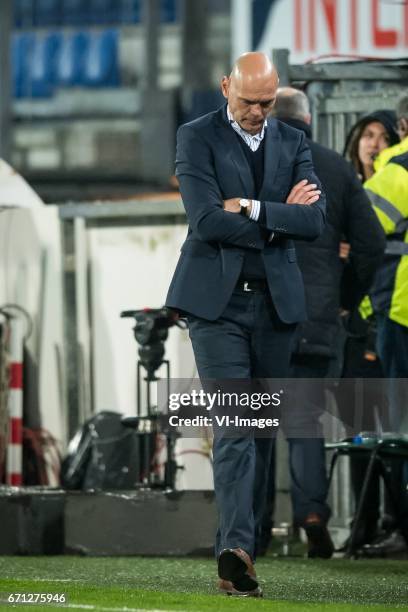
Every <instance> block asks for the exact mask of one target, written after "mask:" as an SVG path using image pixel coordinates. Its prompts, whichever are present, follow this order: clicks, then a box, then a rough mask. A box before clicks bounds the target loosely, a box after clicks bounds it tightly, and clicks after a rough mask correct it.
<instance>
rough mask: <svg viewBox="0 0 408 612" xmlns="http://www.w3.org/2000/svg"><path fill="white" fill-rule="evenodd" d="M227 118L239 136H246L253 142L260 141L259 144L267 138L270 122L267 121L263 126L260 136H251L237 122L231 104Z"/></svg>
mask: <svg viewBox="0 0 408 612" xmlns="http://www.w3.org/2000/svg"><path fill="white" fill-rule="evenodd" d="M227 117H228V121H229V123H230V125H231V127H233V128H234V130H235V131H236V132H238V133H239V134H242V135H244V136H246V137H247V138H250V139H253V140H259V142H261V141H262V140H263V138H264V136H265V129H266V128H267V126H268V122H267V120H266V119H265V121H264V123H263V126H262V130H261V131H260V132H259V133H258V134H250V133H249V132H247V131H246V130H244V129H242V127H241V126H240V125H239V123H238V122H237V121H235V119H234V117H233V116H232V113H231V111H230V107H229V104H227Z"/></svg>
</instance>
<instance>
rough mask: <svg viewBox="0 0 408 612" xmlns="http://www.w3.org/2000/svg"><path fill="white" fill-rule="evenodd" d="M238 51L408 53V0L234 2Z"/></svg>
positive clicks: (305, 57)
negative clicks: (286, 50) (273, 49)
mask: <svg viewBox="0 0 408 612" xmlns="http://www.w3.org/2000/svg"><path fill="white" fill-rule="evenodd" d="M232 31H233V41H232V42H233V45H232V47H233V55H234V57H237V56H238V55H240V53H243V52H244V51H248V50H260V51H265V52H266V53H270V51H271V49H272V48H287V49H289V50H290V62H291V63H294V64H300V63H304V62H307V61H310V60H313V59H316V58H318V57H323V58H324V59H325V60H327V59H333V60H336V59H338V60H344V59H347V58H344V57H342V56H352V57H355V58H356V59H359V58H366V57H369V58H376V59H384V58H398V57H400V58H402V57H407V56H408V0H253V1H252V2H251V0H248V2H243V1H242V0H233V28H232Z"/></svg>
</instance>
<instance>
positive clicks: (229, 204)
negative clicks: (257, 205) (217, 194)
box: [224, 198, 252, 217]
mask: <svg viewBox="0 0 408 612" xmlns="http://www.w3.org/2000/svg"><path fill="white" fill-rule="evenodd" d="M240 200H241V198H230V199H229V200H224V210H226V211H227V212H232V213H240V212H241V204H240V203H239V201H240ZM251 209H252V202H251V204H249V206H247V208H246V210H245V213H246V215H247V216H248V217H249V215H250V214H251Z"/></svg>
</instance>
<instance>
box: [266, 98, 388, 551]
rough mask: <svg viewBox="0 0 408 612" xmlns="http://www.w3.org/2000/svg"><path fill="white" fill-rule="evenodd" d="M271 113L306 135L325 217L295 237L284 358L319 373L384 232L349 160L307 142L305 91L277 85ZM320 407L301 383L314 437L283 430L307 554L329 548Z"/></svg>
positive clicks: (320, 395)
mask: <svg viewBox="0 0 408 612" xmlns="http://www.w3.org/2000/svg"><path fill="white" fill-rule="evenodd" d="M274 115H275V116H276V117H277V118H278V119H279V120H280V121H283V122H285V123H287V124H289V125H290V126H292V127H295V128H297V129H299V130H301V131H302V132H304V134H305V135H306V138H307V143H308V145H309V147H310V149H311V152H312V159H313V164H314V167H315V170H316V174H317V175H318V177H319V179H320V180H321V182H322V185H323V188H324V190H325V192H326V195H327V223H326V227H325V229H324V231H323V233H322V234H321V235H320V237H319V238H317V239H316V240H315V241H314V242H312V243H310V242H308V243H306V242H304V241H300V240H299V241H296V252H297V258H298V262H299V267H300V269H301V272H302V274H303V279H304V284H305V291H306V306H307V314H308V320H307V321H306V322H303V323H300V324H299V326H298V328H297V331H296V336H295V344H294V352H293V356H292V364H291V376H292V377H293V378H308V379H321V378H325V377H327V376H329V374H330V371H331V364H332V363H333V359H335V358H336V356H337V352H338V349H337V346H338V343H337V342H336V339H337V338H338V336H339V332H340V323H339V314H340V309H343V310H347V311H350V310H352V309H353V308H354V307H355V306H357V305H358V304H359V302H360V300H361V299H362V297H363V296H364V295H365V293H366V292H367V290H368V289H369V287H370V285H371V282H372V280H373V276H374V273H375V271H376V269H377V267H378V266H379V264H380V263H381V260H382V256H383V252H384V248H385V237H384V232H383V230H382V228H381V226H380V224H379V222H378V220H377V218H376V215H375V213H374V211H373V210H372V207H371V205H370V202H369V200H368V198H367V195H366V193H365V191H364V189H363V188H362V186H361V183H360V181H359V180H358V178H357V176H356V174H355V171H354V170H353V168H352V167H351V165H349V164H348V163H347V162H346V161H345V160H344V159H343V158H342V157H341V156H340V155H338V154H337V153H335V152H334V151H331V150H330V149H328V148H326V147H323V146H321V145H319V144H317V143H315V142H313V141H312V140H311V129H310V123H311V115H310V112H309V101H308V99H307V97H306V95H305V94H304V93H303V92H301V91H299V90H297V89H293V88H290V87H285V88H281V89H279V90H278V96H277V100H276V104H275V107H274ZM344 239H345V240H346V241H347V242H348V243H349V244H350V246H351V255H350V261H349V265H348V266H347V276H346V278H345V277H344V260H342V258H341V257H340V242H341V240H344ZM345 280H346V282H345ZM343 289H344V290H343ZM306 404H307V405H306ZM324 405H325V398H324V389H323V385H321V384H319V382H318V381H316V385H313V387H311V386H310V385H309V386H308V393H307V395H306V396H305V406H303V407H302V410H303V411H304V412H305V414H307V415H308V418H309V420H310V415H311V414H312V415H313V418H314V419H315V423H316V427H315V428H314V431H315V432H316V435H314V434H313V437H310V436H309V437H307V432H305V435H304V437H291V434H290V433H289V435H288V442H289V452H290V474H291V496H292V505H293V512H294V520H295V523H298V524H302V525H304V526H305V530H306V534H307V536H308V546H309V553H308V554H309V557H316V556H317V557H330V556H331V555H332V552H333V544H332V542H331V539H330V535H329V533H328V530H327V527H326V525H327V521H328V520H329V517H330V508H329V506H328V505H327V501H326V498H327V475H326V466H325V454H324V438H323V432H322V428H321V425H320V422H319V417H320V416H321V414H322V412H323V408H324ZM306 457H307V458H308V460H307V461H306V460H305V458H306ZM305 465H309V466H310V465H314V469H313V470H308V471H306V470H305V469H304V466H305ZM274 471H275V466H274V465H273V464H272V465H271V472H270V494H269V500H268V509H267V513H266V514H265V520H264V523H263V528H262V534H261V539H260V543H259V551H260V552H262V550H265V549H266V547H267V543H268V541H269V538H270V530H271V526H272V513H273V502H274ZM305 517H306V519H305ZM299 519H302V520H301V521H300V520H299Z"/></svg>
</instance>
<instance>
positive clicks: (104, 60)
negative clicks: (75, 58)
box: [82, 30, 120, 87]
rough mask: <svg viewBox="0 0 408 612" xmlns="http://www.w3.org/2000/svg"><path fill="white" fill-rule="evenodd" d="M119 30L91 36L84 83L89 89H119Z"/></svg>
mask: <svg viewBox="0 0 408 612" xmlns="http://www.w3.org/2000/svg"><path fill="white" fill-rule="evenodd" d="M118 38H119V37H118V32H117V30H105V31H103V32H98V33H90V34H89V44H88V48H87V53H86V57H85V62H84V70H83V78H82V83H83V84H84V85H86V86H88V87H117V86H118V85H119V84H120V77H119V53H118Z"/></svg>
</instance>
